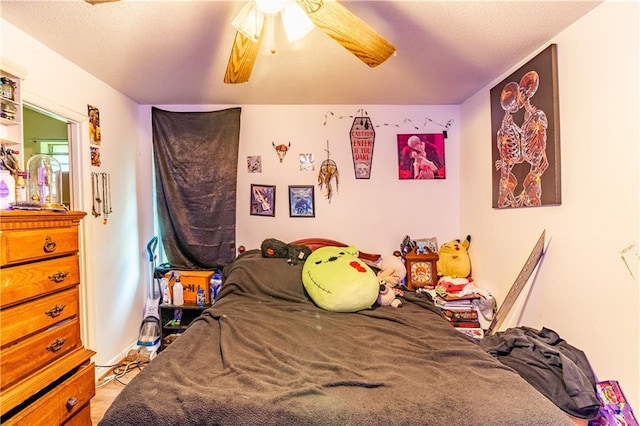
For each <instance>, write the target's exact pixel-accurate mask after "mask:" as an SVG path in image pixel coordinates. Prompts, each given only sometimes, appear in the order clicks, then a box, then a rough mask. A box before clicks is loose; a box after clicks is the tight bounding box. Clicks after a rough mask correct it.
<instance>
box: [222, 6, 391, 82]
mask: <svg viewBox="0 0 640 426" xmlns="http://www.w3.org/2000/svg"><path fill="white" fill-rule="evenodd" d="M276 3H279V5H278V6H275V7H274V4H276ZM261 4H263V5H264V4H267V5H268V6H267V7H274V9H272V10H265V9H264V7H265V6H261ZM278 12H280V14H281V16H282V20H283V24H284V25H285V31H287V26H288V25H291V24H292V23H295V24H300V23H301V21H303V20H307V21H309V20H310V22H309V25H310V26H311V28H313V25H315V26H316V27H318V28H320V29H321V30H322V31H324V32H325V33H326V34H327V35H328V36H329V37H331V38H332V39H334V40H335V41H337V42H338V43H339V44H340V45H342V46H343V47H344V48H345V49H347V50H348V51H349V52H351V53H352V54H354V55H355V56H356V57H357V58H358V59H360V60H361V61H362V62H364V63H365V64H367V65H368V66H369V67H372V68H373V67H376V66H378V65H380V64H381V63H383V62H384V61H386V60H387V59H388V58H389V57H390V56H391V55H392V54H393V53H394V52H395V51H396V48H395V47H394V46H393V45H392V44H391V43H390V42H388V41H387V40H386V39H385V38H383V37H382V36H381V35H380V34H378V33H377V32H376V31H374V30H373V29H372V28H371V27H369V26H368V25H367V24H366V23H365V22H364V21H362V20H361V19H360V18H358V17H357V16H355V15H354V14H353V13H351V12H350V11H349V10H348V9H347V8H345V7H344V6H342V5H341V4H340V3H338V2H337V1H336V0H276V1H274V0H271V1H270V0H249V1H248V3H247V4H246V5H245V6H244V7H243V9H242V10H241V11H240V13H239V14H238V16H237V17H236V19H235V20H234V26H235V27H236V29H237V32H236V36H235V40H234V42H233V47H232V48H231V54H230V56H229V62H228V63H227V70H226V72H225V75H224V82H225V83H228V84H237V83H245V82H247V81H249V77H250V76H251V72H252V70H253V66H254V64H255V61H256V58H257V56H258V51H259V50H260V45H261V43H262V39H263V36H264V26H263V25H262V22H261V21H262V19H264V15H265V13H270V14H273V13H278ZM287 12H289V15H290V17H289V18H287V15H286V14H287ZM300 12H304V13H300ZM294 15H295V16H294ZM305 15H306V16H305ZM307 17H308V18H307ZM287 19H288V20H289V21H290V22H289V24H288V23H287V22H286V20H287ZM238 21H242V22H238ZM243 24H244V28H243ZM247 24H248V25H247ZM247 27H248V28H247ZM309 30H310V29H309ZM305 34H306V33H305Z"/></svg>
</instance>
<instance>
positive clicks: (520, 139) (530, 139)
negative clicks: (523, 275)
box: [491, 44, 561, 209]
mask: <svg viewBox="0 0 640 426" xmlns="http://www.w3.org/2000/svg"><path fill="white" fill-rule="evenodd" d="M556 56H557V52H556V45H555V44H552V45H550V46H549V47H547V48H546V49H545V50H543V51H542V52H541V53H540V54H538V55H537V56H535V57H534V58H533V59H531V60H530V61H529V62H527V63H526V64H525V65H523V66H522V67H520V68H519V69H518V70H517V71H516V72H514V73H513V74H511V75H510V76H509V77H507V78H506V79H504V80H503V81H502V82H500V83H499V84H498V85H496V86H495V87H493V88H492V89H491V130H492V169H493V182H492V184H493V191H492V206H493V208H498V209H504V208H515V207H534V206H542V205H547V204H549V205H552V204H556V205H557V204H560V201H561V197H560V195H561V194H560V129H559V116H558V76H557V57H556Z"/></svg>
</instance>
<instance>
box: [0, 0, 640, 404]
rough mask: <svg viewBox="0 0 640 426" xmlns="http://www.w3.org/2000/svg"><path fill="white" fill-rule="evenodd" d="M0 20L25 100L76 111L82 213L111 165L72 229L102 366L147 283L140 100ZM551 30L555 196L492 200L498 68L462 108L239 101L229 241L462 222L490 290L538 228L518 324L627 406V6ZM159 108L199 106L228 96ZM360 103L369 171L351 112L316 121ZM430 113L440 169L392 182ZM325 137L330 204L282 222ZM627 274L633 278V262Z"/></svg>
mask: <svg viewBox="0 0 640 426" xmlns="http://www.w3.org/2000/svg"><path fill="white" fill-rule="evenodd" d="M0 24H2V52H1V55H2V57H3V58H7V59H10V60H11V61H12V62H13V63H16V64H18V65H20V66H21V67H23V68H25V69H26V70H27V71H28V76H27V79H26V80H25V82H24V86H23V87H24V89H25V93H24V98H25V99H26V100H28V101H30V102H31V103H33V104H35V105H38V106H43V107H49V108H50V109H51V110H52V111H54V112H56V113H57V114H59V115H62V116H66V117H69V118H72V119H75V120H77V121H81V122H82V127H81V131H80V132H79V134H78V136H79V137H80V142H79V144H80V148H81V152H80V157H79V158H80V159H82V161H83V164H82V172H81V175H82V180H83V182H84V184H83V187H82V193H83V197H82V198H83V200H82V201H83V203H84V204H83V205H82V206H80V207H81V208H82V209H83V210H85V211H90V210H91V204H90V198H91V187H90V185H89V182H90V172H91V171H92V170H96V171H105V172H110V173H111V174H112V187H113V206H114V213H113V214H112V215H111V216H110V218H109V223H108V224H107V225H102V223H101V220H100V219H94V218H93V217H92V216H90V215H89V216H88V217H87V218H86V219H85V220H84V222H83V226H82V229H83V233H84V235H85V237H86V239H85V241H86V245H85V248H86V250H85V251H84V255H85V259H86V261H87V279H86V282H85V284H86V288H85V289H84V290H85V291H86V293H87V296H88V301H89V303H88V306H86V309H85V310H86V311H88V314H89V319H90V321H89V322H88V323H87V324H86V326H87V328H88V329H89V330H88V331H89V333H85V335H87V334H88V335H89V336H90V338H88V341H87V338H85V344H87V346H89V347H90V348H92V349H94V350H97V351H98V354H97V356H96V357H95V360H96V362H97V363H98V364H104V363H107V362H110V361H115V360H117V359H118V357H119V356H120V355H121V354H122V353H123V351H126V349H127V348H128V346H129V345H130V344H131V343H133V342H135V340H136V339H137V335H138V327H139V325H140V321H141V319H142V318H141V317H142V306H143V304H144V299H145V297H146V290H147V286H148V282H149V277H148V274H147V268H148V264H149V262H148V260H147V259H146V256H145V252H144V245H145V244H146V242H147V241H148V240H149V238H151V236H152V235H153V207H152V206H153V202H152V193H153V187H152V179H153V177H152V173H151V164H152V157H151V113H150V106H140V107H137V106H136V105H135V104H134V103H133V102H132V101H131V100H130V99H128V98H126V97H125V96H123V95H121V94H119V93H118V92H116V91H115V90H113V89H112V88H110V87H108V86H107V85H105V84H104V83H102V82H101V81H99V80H97V79H95V78H94V77H92V76H90V75H89V74H87V73H86V72H84V71H83V70H81V69H79V68H77V67H76V66H74V65H72V64H70V63H69V62H68V61H66V60H65V59H64V58H62V57H60V56H59V55H57V54H55V53H54V52H52V51H51V50H49V49H47V48H46V47H44V46H42V45H41V44H40V43H39V42H37V41H36V40H34V39H33V38H31V37H29V36H27V35H25V34H24V33H22V32H21V31H19V30H17V29H16V28H14V27H13V26H11V25H10V24H8V23H6V22H4V21H0ZM550 42H555V43H557V44H558V50H559V70H560V71H559V74H560V75H559V78H560V121H561V125H560V129H561V144H562V185H563V203H562V205H561V206H557V207H542V208H532V209H513V210H508V211H497V210H493V209H492V208H491V172H490V170H491V149H490V147H491V134H490V133H491V129H490V112H489V89H490V88H491V87H492V86H493V85H494V84H496V83H497V82H499V81H500V80H501V79H502V78H503V76H501V77H497V78H496V80H495V81H494V82H493V83H492V84H490V85H488V86H487V87H486V88H485V89H483V90H481V91H480V92H478V93H477V94H476V95H474V96H473V97H471V98H470V99H469V100H468V101H466V102H465V103H464V104H463V105H462V106H461V107H454V106H407V107H403V106H367V107H363V106H345V105H340V106H313V105H309V106H299V105H296V106H268V105H263V106H243V107H242V118H241V121H242V125H241V136H240V137H241V141H240V158H239V174H238V180H239V187H238V212H237V226H238V230H237V242H238V244H243V245H245V246H247V247H257V246H258V245H259V243H260V242H261V241H262V240H263V239H264V238H266V237H271V236H274V237H276V238H280V239H283V240H290V239H294V238H300V237H307V236H323V237H329V238H336V239H340V240H343V241H344V242H348V243H354V244H357V245H358V246H359V247H360V248H361V249H362V250H366V251H380V252H382V253H386V252H390V251H392V250H395V249H396V248H397V244H398V242H399V241H398V240H399V239H400V238H402V236H404V235H405V234H409V235H411V236H414V237H418V236H420V237H421V236H436V237H438V239H439V240H440V241H441V242H442V241H445V240H448V239H452V238H457V237H463V236H464V235H466V234H467V233H468V234H471V235H472V244H471V256H472V262H473V268H474V277H475V278H476V280H477V282H478V284H480V285H481V286H483V287H486V288H488V289H489V290H490V291H492V292H493V293H494V295H495V296H496V297H497V298H498V300H499V301H501V300H502V299H503V298H504V296H505V293H506V291H507V290H508V288H509V286H510V285H511V283H512V282H513V280H514V278H515V277H516V275H517V273H518V272H519V270H520V268H521V266H522V262H523V261H524V259H525V258H526V256H527V255H528V253H529V251H530V249H531V247H532V246H533V244H534V242H535V241H536V239H537V237H538V235H539V234H540V232H541V231H542V229H546V230H547V236H548V238H550V239H551V244H550V246H549V251H548V253H547V255H546V257H545V260H544V263H543V265H542V268H541V271H540V274H539V276H538V279H537V281H536V283H535V287H534V288H533V291H532V297H531V298H530V299H529V301H528V303H527V305H526V306H525V310H524V315H523V319H522V323H523V324H525V325H529V326H533V327H540V326H547V327H549V328H552V329H554V330H556V331H557V332H559V333H560V335H561V336H563V337H564V338H565V339H567V340H568V341H569V342H570V343H571V344H573V345H575V346H577V347H579V348H581V349H583V350H584V351H585V353H586V354H587V356H588V357H589V359H590V361H591V363H592V365H593V367H594V369H595V371H596V373H597V374H598V376H599V377H600V378H601V379H615V380H620V382H621V383H622V386H623V388H624V390H625V392H626V393H627V395H628V396H629V397H630V399H631V401H632V405H633V406H634V407H635V410H636V412H637V411H638V410H639V409H640V396H639V394H640V391H639V389H638V383H639V382H640V374H639V371H638V358H639V355H640V354H639V349H640V339H639V338H638V329H639V327H638V326H639V321H638V306H639V300H638V297H639V296H638V280H637V279H635V280H634V279H633V278H631V276H630V275H629V273H628V271H627V270H626V268H625V266H624V264H623V263H622V261H621V259H620V251H621V250H622V249H623V248H625V247H628V246H629V245H632V244H633V245H635V248H634V250H637V244H638V237H639V232H640V231H639V229H638V217H639V214H638V213H639V212H638V204H639V201H638V200H639V197H640V188H639V183H638V181H639V179H638V168H639V167H638V166H639V161H640V160H639V158H638V156H639V153H638V140H639V132H638V116H639V114H638V112H639V111H638V102H637V101H638V96H637V95H638V83H637V76H638V71H639V69H638V5H637V4H636V3H635V2H634V3H618V2H611V3H609V2H608V3H605V4H604V5H602V6H599V7H597V8H596V9H594V10H593V11H592V12H591V13H590V14H589V15H587V16H586V17H585V18H583V19H581V20H580V21H578V22H577V23H576V24H575V25H573V26H572V27H571V28H569V29H568V30H566V31H564V32H562V33H561V34H559V35H558V36H557V37H556V38H555V39H553V40H550ZM545 46H546V44H545V45H543V46H540V48H541V49H542V48H543V47H545ZM534 53H537V52H531V55H529V56H527V57H526V58H523V61H522V63H525V62H526V61H527V60H528V59H529V58H530V57H532V56H533V54H534ZM525 54H526V52H525ZM520 65H521V64H514V67H513V70H515V69H517V68H518V67H519V66H520ZM513 70H511V71H513ZM511 71H509V72H505V75H508V74H509V73H510V72H511ZM87 104H92V105H94V106H97V107H98V108H100V112H101V125H102V131H103V145H102V147H101V153H102V161H103V167H101V168H100V169H93V168H91V167H90V166H89V164H88V162H89V141H88V125H87V122H86V105H87ZM160 107H162V108H164V109H170V110H175V111H179V110H183V111H184V110H190V111H197V110H213V109H220V108H224V107H225V106H175V107H173V108H172V107H171V106H160ZM361 108H364V109H365V110H367V111H368V113H369V115H370V116H371V118H372V120H373V123H374V125H382V124H384V123H387V124H391V126H382V127H377V128H376V132H377V137H376V148H375V154H374V160H373V174H372V177H371V179H370V180H369V181H362V180H359V181H356V180H355V178H354V175H353V168H352V167H353V166H352V160H351V156H350V152H349V150H348V143H347V141H348V130H349V128H350V125H351V120H350V119H346V118H345V119H338V118H332V117H329V118H328V119H327V124H326V125H324V124H323V123H324V121H325V119H326V118H327V116H326V114H327V113H330V112H331V113H333V114H335V115H336V116H349V115H354V114H356V112H357V111H358V110H359V109H361ZM425 118H430V119H432V120H434V121H435V122H438V123H446V122H447V121H448V120H450V119H453V125H452V127H451V128H450V129H449V131H448V133H449V138H448V139H447V142H446V149H447V152H446V155H447V173H448V176H447V180H446V181H435V182H399V181H398V180H397V177H396V174H395V170H396V166H395V162H396V157H395V155H396V154H395V151H394V147H393V144H394V142H395V134H396V133H410V132H412V131H414V130H413V128H412V127H413V126H412V124H404V125H403V124H402V123H403V122H404V120H405V119H410V120H411V122H412V123H413V124H415V125H416V126H418V127H419V128H420V129H419V131H421V132H422V131H424V132H425V133H428V132H438V131H441V130H442V129H441V128H440V127H439V126H436V125H434V124H433V123H431V122H429V121H427V125H426V126H424V127H423V123H425ZM395 124H399V125H400V126H399V127H398V128H396V127H395ZM289 140H290V141H291V142H292V148H291V152H290V153H289V154H288V155H287V158H286V159H285V162H284V163H283V164H279V163H278V162H277V160H276V157H275V154H274V152H273V148H272V147H271V141H275V142H276V143H278V142H286V141H289ZM327 140H329V143H330V149H331V153H332V158H333V159H334V160H335V161H336V162H337V163H338V166H339V168H340V172H341V175H340V178H341V179H340V188H339V191H338V193H337V194H336V195H335V197H334V198H333V200H332V202H331V204H329V203H328V202H327V200H325V199H324V198H323V197H322V193H321V192H320V191H316V207H317V211H316V218H315V219H299V218H297V219H290V218H289V217H288V214H286V213H285V212H287V209H288V204H287V203H288V202H287V198H286V192H287V190H286V187H287V186H288V185H289V184H315V183H316V179H317V174H316V173H317V169H316V172H313V173H309V174H305V173H302V172H299V170H298V167H297V156H298V154H299V153H301V152H313V153H314V154H315V155H316V157H317V163H316V165H318V164H319V161H321V159H322V158H323V156H324V148H325V144H326V141H327ZM247 155H261V156H262V159H263V167H264V170H263V173H262V174H261V175H253V174H248V173H246V172H245V171H244V170H245V169H244V164H245V160H246V156H247ZM252 182H254V183H265V184H273V185H276V186H277V188H278V189H277V190H278V195H277V206H276V209H277V213H276V217H275V218H266V217H255V216H249V214H248V198H249V185H250V183H252ZM636 260H637V257H636ZM635 272H636V274H637V275H636V277H638V276H640V273H639V272H640V271H638V268H637V265H635Z"/></svg>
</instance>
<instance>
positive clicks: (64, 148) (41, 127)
mask: <svg viewBox="0 0 640 426" xmlns="http://www.w3.org/2000/svg"><path fill="white" fill-rule="evenodd" d="M22 117H23V118H22V121H23V124H22V125H23V137H24V149H23V156H22V158H23V159H24V166H25V168H26V167H27V164H28V162H29V159H30V158H31V157H33V156H34V155H37V154H47V155H51V156H52V157H54V158H55V159H56V160H58V162H59V163H60V167H61V169H62V203H63V204H64V205H65V206H67V207H69V209H70V210H73V208H74V203H73V192H74V191H73V186H72V177H73V176H72V170H73V164H72V160H71V159H72V156H71V144H70V143H69V123H68V121H67V120H66V119H64V118H62V117H60V116H58V115H56V114H54V113H52V112H50V111H46V110H44V109H41V108H38V107H35V106H33V105H26V104H25V105H23V107H22Z"/></svg>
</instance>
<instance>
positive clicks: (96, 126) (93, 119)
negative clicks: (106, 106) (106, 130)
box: [87, 105, 102, 145]
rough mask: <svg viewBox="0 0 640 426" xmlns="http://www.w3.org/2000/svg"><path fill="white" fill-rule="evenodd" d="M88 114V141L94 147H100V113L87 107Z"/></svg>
mask: <svg viewBox="0 0 640 426" xmlns="http://www.w3.org/2000/svg"><path fill="white" fill-rule="evenodd" d="M87 112H88V114H89V141H90V142H91V143H92V144H94V145H100V142H102V136H101V133H100V111H99V110H98V108H96V107H94V106H91V105H87Z"/></svg>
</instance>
